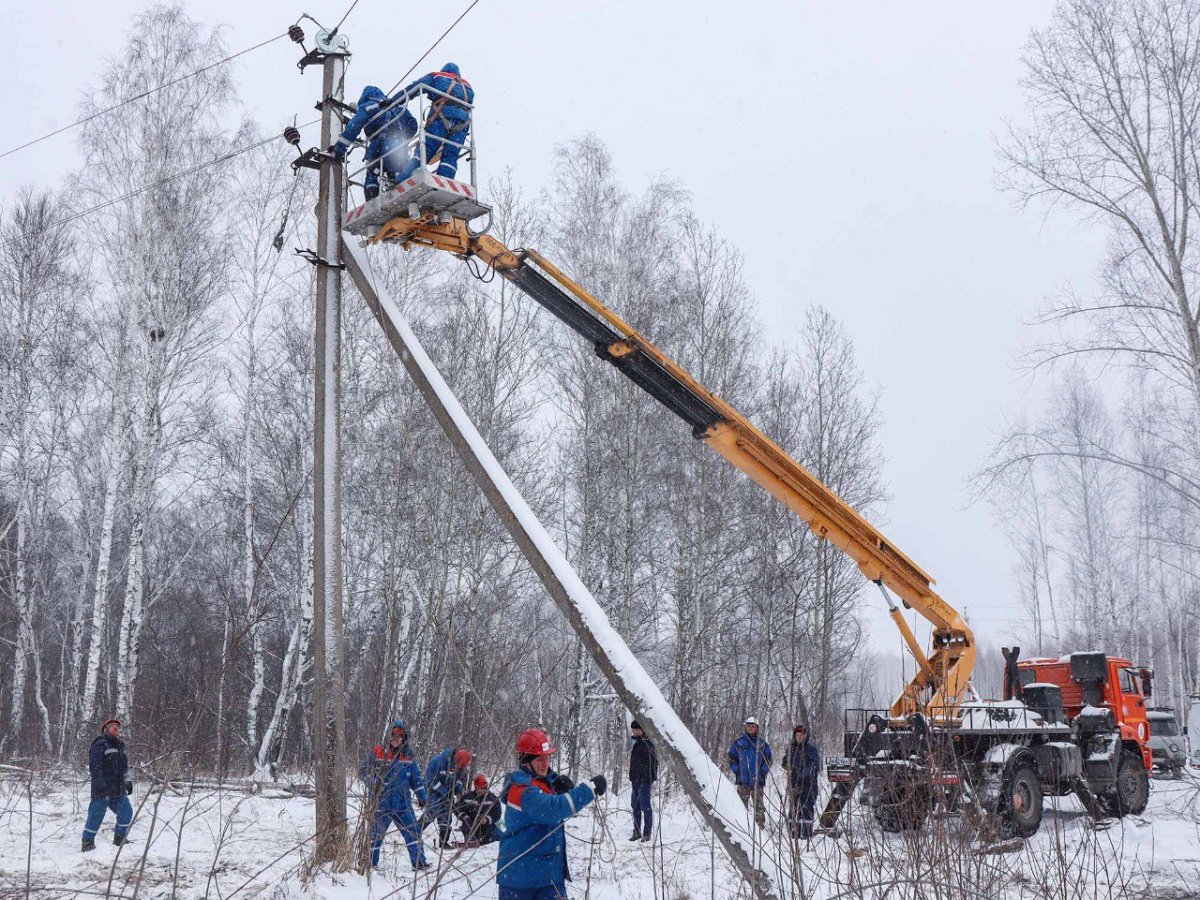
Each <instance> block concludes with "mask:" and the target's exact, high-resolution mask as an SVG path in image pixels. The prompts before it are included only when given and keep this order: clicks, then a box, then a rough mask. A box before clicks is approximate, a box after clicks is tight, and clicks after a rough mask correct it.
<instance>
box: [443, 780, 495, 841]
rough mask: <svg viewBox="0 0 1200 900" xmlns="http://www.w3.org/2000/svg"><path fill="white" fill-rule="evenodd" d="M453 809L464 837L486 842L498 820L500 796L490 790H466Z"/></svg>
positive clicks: (489, 838)
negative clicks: (460, 823)
mask: <svg viewBox="0 0 1200 900" xmlns="http://www.w3.org/2000/svg"><path fill="white" fill-rule="evenodd" d="M454 811H455V813H457V815H458V819H459V821H460V822H462V831H463V835H464V837H466V839H467V840H469V841H482V842H483V843H485V844H486V843H487V842H488V841H489V840H491V837H492V827H493V826H494V825H495V824H496V823H497V822H499V821H500V798H499V797H497V796H496V795H495V794H493V793H492V792H491V791H467V793H465V794H463V796H462V799H461V800H459V801H458V805H457V806H456V807H455V808H454Z"/></svg>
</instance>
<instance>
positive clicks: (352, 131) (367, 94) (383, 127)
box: [334, 84, 417, 156]
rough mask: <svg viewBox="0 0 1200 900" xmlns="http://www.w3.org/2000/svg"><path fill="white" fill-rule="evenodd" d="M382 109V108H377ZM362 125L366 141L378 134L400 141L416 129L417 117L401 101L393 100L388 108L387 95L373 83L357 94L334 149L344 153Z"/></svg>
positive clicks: (343, 154)
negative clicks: (392, 103) (352, 113)
mask: <svg viewBox="0 0 1200 900" xmlns="http://www.w3.org/2000/svg"><path fill="white" fill-rule="evenodd" d="M384 109H386V110H387V111H386V112H381V110H384ZM364 128H365V129H366V132H367V133H366V140H367V143H368V144H370V143H371V142H372V141H373V140H375V138H376V137H382V138H384V139H385V141H386V142H387V143H389V144H392V143H395V144H401V143H403V142H405V141H407V140H409V139H410V138H412V136H413V135H415V134H416V133H417V120H416V119H415V118H414V117H413V114H412V113H410V112H409V111H408V110H407V109H405V108H404V104H403V103H397V104H395V105H394V106H392V107H391V108H388V98H387V95H386V94H385V93H384V92H383V91H381V90H380V89H379V88H377V87H375V86H374V85H370V84H369V85H367V86H366V87H365V88H363V92H362V96H361V97H359V98H358V106H357V107H356V109H355V112H354V115H353V116H352V117H351V118H350V121H348V122H347V123H346V127H345V128H343V129H342V135H341V137H339V138H338V140H337V143H336V144H334V153H336V154H337V155H338V156H345V155H346V151H348V150H349V149H350V146H351V144H353V143H354V140H355V139H356V138H357V137H358V136H359V134H361V133H362V131H363V129H364Z"/></svg>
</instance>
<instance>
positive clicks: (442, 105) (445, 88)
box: [397, 63, 475, 131]
mask: <svg viewBox="0 0 1200 900" xmlns="http://www.w3.org/2000/svg"><path fill="white" fill-rule="evenodd" d="M426 88H433V90H435V91H441V92H442V94H449V95H450V96H451V97H453V98H454V99H455V100H465V101H466V102H467V103H468V104H472V105H474V103H475V89H474V88H473V87H471V84H470V82H468V81H467V80H466V79H465V78H463V77H462V75H461V74H460V73H459V71H458V66H456V65H455V64H454V63H446V67H445V68H444V69H442V70H441V71H439V72H430V73H429V74H428V75H425V76H424V77H422V78H418V79H417V80H416V81H414V82H413V83H412V84H410V85H409V86H408V87H406V88H405V89H404V90H403V91H401V92H400V94H398V95H397V97H400V96H403V97H404V99H405V100H406V101H407V100H410V99H412V98H413V97H415V96H416V95H417V94H420V93H425V94H426V95H427V96H428V97H429V99H430V100H431V101H432V103H433V105H432V107H431V109H430V111H429V117H428V119H429V121H433V120H434V119H437V118H438V117H442V118H445V119H448V120H450V122H452V123H455V124H456V125H461V123H465V122H468V121H470V119H471V110H470V109H469V108H468V107H466V106H460V105H459V104H457V103H454V102H453V101H451V100H447V99H446V98H445V97H443V96H442V95H441V94H435V93H432V92H430V91H427V90H425V89H426ZM450 130H451V131H454V130H456V128H454V127H451V128H450Z"/></svg>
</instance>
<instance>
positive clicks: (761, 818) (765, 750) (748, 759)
mask: <svg viewBox="0 0 1200 900" xmlns="http://www.w3.org/2000/svg"><path fill="white" fill-rule="evenodd" d="M744 727H745V731H743V732H742V734H741V735H740V736H739V737H738V739H737V740H735V741H734V742H733V743H732V744H730V745H729V771H730V772H732V773H733V780H734V783H735V784H736V785H737V792H738V796H739V797H741V798H742V802H743V803H745V804H746V806H747V807H749V805H750V801H751V800H753V801H754V821H755V822H757V823H758V827H759V828H762V827H763V826H765V825H766V824H767V811H766V808H765V807H764V805H763V785H765V784H766V783H767V772H768V771H769V770H770V768H771V745H770V744H768V743H767V742H766V740H765V739H763V738H761V737H759V734H758V719H756V718H754V716H750V717H749V718H747V719H746V722H745V726H744Z"/></svg>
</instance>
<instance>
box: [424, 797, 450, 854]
mask: <svg viewBox="0 0 1200 900" xmlns="http://www.w3.org/2000/svg"><path fill="white" fill-rule="evenodd" d="M451 806H452V804H451V803H450V795H449V794H442V793H439V792H437V791H431V792H430V795H429V805H428V806H426V807H425V812H424V813H422V814H421V830H422V831H424V830H425V829H426V828H427V827H428V826H429V823H430V822H437V824H438V837H439V838H440V839H441V842H442V843H443V844H449V843H450V826H451V824H452V822H451V820H450V812H451Z"/></svg>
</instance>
